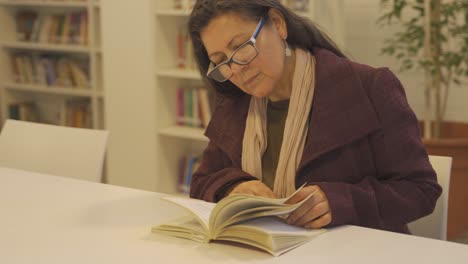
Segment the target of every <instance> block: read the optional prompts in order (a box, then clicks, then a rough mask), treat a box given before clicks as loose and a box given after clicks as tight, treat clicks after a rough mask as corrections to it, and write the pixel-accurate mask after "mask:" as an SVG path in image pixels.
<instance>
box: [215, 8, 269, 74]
mask: <svg viewBox="0 0 468 264" xmlns="http://www.w3.org/2000/svg"><path fill="white" fill-rule="evenodd" d="M263 24H264V18H263V17H262V18H261V19H260V21H259V22H258V25H257V28H256V29H255V31H254V33H253V34H252V37H250V39H249V40H247V41H246V42H244V43H243V44H242V45H241V46H240V47H239V48H237V49H236V50H235V51H234V52H233V53H232V55H231V57H230V58H229V59H228V60H227V61H225V62H222V63H220V64H218V65H215V64H214V63H213V62H211V63H210V66H209V67H208V72H207V73H206V76H208V77H209V78H211V79H213V80H215V81H218V82H225V81H227V80H229V79H230V78H231V77H232V69H231V66H230V65H231V63H233V62H234V63H236V64H239V65H247V64H249V63H250V62H251V61H253V59H255V57H257V54H258V50H257V47H256V46H255V42H256V41H257V36H258V34H259V33H260V30H261V29H262V26H263Z"/></svg>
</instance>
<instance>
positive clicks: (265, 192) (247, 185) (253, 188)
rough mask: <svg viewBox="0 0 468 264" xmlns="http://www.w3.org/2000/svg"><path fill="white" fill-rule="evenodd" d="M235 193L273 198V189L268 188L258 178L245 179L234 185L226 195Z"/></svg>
mask: <svg viewBox="0 0 468 264" xmlns="http://www.w3.org/2000/svg"><path fill="white" fill-rule="evenodd" d="M236 193H243V194H250V195H256V196H263V197H268V198H275V195H274V194H273V191H272V190H271V189H270V188H268V186H266V185H265V184H264V183H263V182H261V181H258V180H252V181H246V182H242V183H240V184H238V185H236V186H235V187H234V188H233V189H232V191H231V192H230V193H229V194H228V196H229V195H233V194H236Z"/></svg>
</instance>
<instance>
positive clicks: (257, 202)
mask: <svg viewBox="0 0 468 264" xmlns="http://www.w3.org/2000/svg"><path fill="white" fill-rule="evenodd" d="M296 192H297V191H296ZM293 195H294V194H292V195H291V196H290V197H292V196H293ZM290 197H286V198H283V199H271V198H265V197H259V196H252V195H244V194H236V195H232V196H228V197H226V198H224V199H222V200H221V201H219V202H218V203H217V204H216V203H209V202H205V201H202V200H196V199H189V198H182V197H164V198H162V199H164V200H166V201H169V202H172V203H175V204H176V205H178V206H181V207H183V208H185V209H187V210H188V211H189V212H191V214H190V215H189V216H188V217H184V218H181V219H177V220H176V221H171V222H170V223H168V224H162V225H159V226H155V227H153V228H152V232H154V233H162V234H167V235H171V236H176V237H182V238H186V239H192V240H195V241H198V242H202V243H208V242H209V241H211V240H226V241H234V242H239V243H244V244H247V245H250V246H254V247H257V248H260V249H263V250H265V251H267V252H269V253H270V254H272V255H274V256H279V255H281V254H282V253H284V252H286V251H288V250H291V249H293V248H295V247H297V246H299V245H302V244H304V243H306V242H307V241H309V240H310V239H311V238H312V237H314V236H316V235H318V234H320V233H322V232H324V231H325V229H319V230H310V229H305V228H301V227H296V226H292V225H288V224H287V223H286V222H285V221H284V218H285V216H286V215H287V214H289V213H291V212H292V211H294V210H295V209H296V208H298V207H299V206H300V205H301V204H302V203H303V202H305V201H306V200H307V199H304V200H303V201H301V202H299V203H297V204H285V202H286V201H287V200H288V199H289V198H290Z"/></svg>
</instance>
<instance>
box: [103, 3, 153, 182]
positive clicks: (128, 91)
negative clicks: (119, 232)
mask: <svg viewBox="0 0 468 264" xmlns="http://www.w3.org/2000/svg"><path fill="white" fill-rule="evenodd" d="M101 6H102V8H101V10H102V14H101V15H102V28H103V30H102V43H103V44H102V50H103V55H102V56H103V64H104V67H103V68H104V71H103V76H104V87H105V95H106V97H105V98H106V102H105V103H106V113H105V119H106V128H107V129H108V130H109V131H110V134H109V147H108V155H107V165H108V166H107V168H108V171H107V175H108V182H109V183H110V184H115V185H122V186H128V187H133V188H139V189H145V190H153V191H154V190H155V189H156V185H157V177H156V174H157V162H158V160H157V159H156V158H155V157H156V151H157V142H156V139H157V133H156V132H157V131H156V116H155V115H156V110H155V109H156V106H155V94H154V87H155V72H154V47H155V45H154V25H153V23H154V11H153V1H152V0H139V1H138V4H137V3H130V2H129V1H127V0H101Z"/></svg>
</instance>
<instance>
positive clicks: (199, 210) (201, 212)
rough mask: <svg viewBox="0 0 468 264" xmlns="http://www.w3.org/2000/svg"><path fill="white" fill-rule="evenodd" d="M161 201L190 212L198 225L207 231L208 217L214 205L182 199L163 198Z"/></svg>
mask: <svg viewBox="0 0 468 264" xmlns="http://www.w3.org/2000/svg"><path fill="white" fill-rule="evenodd" d="M162 199H164V200H166V201H169V202H172V203H175V204H177V205H179V206H181V207H183V208H185V209H188V210H189V211H190V212H192V213H193V214H194V215H195V216H196V217H197V218H198V220H199V221H200V224H201V225H203V227H204V228H205V229H206V230H209V227H208V226H209V225H208V223H209V221H210V215H211V212H212V211H213V208H214V207H215V206H216V204H215V203H210V202H206V201H202V200H197V199H189V198H182V197H172V196H171V197H163V198H162Z"/></svg>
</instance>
